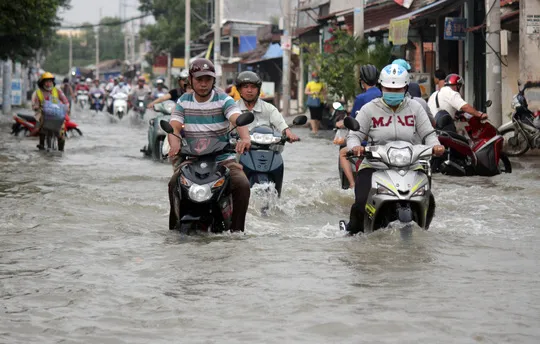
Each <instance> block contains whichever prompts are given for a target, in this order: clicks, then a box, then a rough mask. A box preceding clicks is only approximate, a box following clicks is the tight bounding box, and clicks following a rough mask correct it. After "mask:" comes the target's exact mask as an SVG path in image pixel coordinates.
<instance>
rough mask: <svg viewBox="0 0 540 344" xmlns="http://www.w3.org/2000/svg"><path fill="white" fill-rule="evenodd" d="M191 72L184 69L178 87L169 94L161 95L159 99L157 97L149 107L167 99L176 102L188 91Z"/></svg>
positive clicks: (179, 77)
mask: <svg viewBox="0 0 540 344" xmlns="http://www.w3.org/2000/svg"><path fill="white" fill-rule="evenodd" d="M188 77H189V72H188V71H186V70H183V71H182V72H181V73H180V76H178V88H175V89H172V90H170V91H169V92H168V93H167V94H165V95H163V96H161V97H159V98H158V99H155V100H154V101H152V102H150V103H149V104H148V105H147V108H149V109H151V108H153V106H154V105H155V104H159V103H162V102H164V101H166V100H172V101H173V102H175V103H176V101H177V100H178V99H179V98H180V97H181V96H182V94H184V93H186V88H187V85H188V84H189V82H188Z"/></svg>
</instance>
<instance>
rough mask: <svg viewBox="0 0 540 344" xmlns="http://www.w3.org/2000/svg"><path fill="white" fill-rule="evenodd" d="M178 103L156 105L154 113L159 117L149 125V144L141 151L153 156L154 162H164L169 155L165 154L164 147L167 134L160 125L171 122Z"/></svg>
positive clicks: (169, 102) (168, 102)
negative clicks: (162, 122) (161, 122)
mask: <svg viewBox="0 0 540 344" xmlns="http://www.w3.org/2000/svg"><path fill="white" fill-rule="evenodd" d="M175 106H176V103H175V102H173V101H171V100H169V101H166V102H163V103H159V104H155V105H154V111H156V112H157V113H158V115H157V116H156V117H154V118H152V119H151V120H150V121H149V122H148V123H149V124H150V126H149V127H148V144H147V145H146V146H144V147H143V148H142V149H141V152H142V153H144V155H145V156H151V157H152V159H154V160H164V159H166V158H167V153H163V145H164V144H167V143H168V141H167V139H166V136H167V133H166V132H165V131H164V130H163V129H162V128H161V126H160V125H159V123H160V121H162V120H165V121H167V122H168V121H169V120H170V119H171V113H172V111H173V110H174V107H175Z"/></svg>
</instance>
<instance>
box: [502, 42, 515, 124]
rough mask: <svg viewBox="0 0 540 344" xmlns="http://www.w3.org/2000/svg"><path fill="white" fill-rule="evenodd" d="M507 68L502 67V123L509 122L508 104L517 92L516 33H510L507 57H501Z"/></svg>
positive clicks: (509, 110) (510, 110)
mask: <svg viewBox="0 0 540 344" xmlns="http://www.w3.org/2000/svg"><path fill="white" fill-rule="evenodd" d="M503 61H505V62H506V63H507V64H508V67H505V66H504V65H503V66H502V114H503V123H506V122H508V121H510V117H509V116H508V114H510V113H511V112H512V108H511V107H510V104H511V103H512V98H513V97H514V94H516V93H517V92H518V87H517V81H518V78H519V37H518V33H517V32H514V33H512V38H511V40H510V42H508V56H506V58H505V57H503Z"/></svg>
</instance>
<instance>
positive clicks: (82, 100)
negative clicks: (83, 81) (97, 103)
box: [77, 90, 88, 110]
mask: <svg viewBox="0 0 540 344" xmlns="http://www.w3.org/2000/svg"><path fill="white" fill-rule="evenodd" d="M77 104H79V107H80V108H81V110H84V108H85V107H86V105H87V104H88V91H86V90H78V91H77Z"/></svg>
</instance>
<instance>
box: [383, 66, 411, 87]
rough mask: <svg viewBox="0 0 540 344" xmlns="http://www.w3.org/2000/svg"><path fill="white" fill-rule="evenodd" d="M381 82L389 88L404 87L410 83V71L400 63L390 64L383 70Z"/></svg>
mask: <svg viewBox="0 0 540 344" xmlns="http://www.w3.org/2000/svg"><path fill="white" fill-rule="evenodd" d="M379 84H381V85H382V86H384V87H388V88H403V87H405V86H407V85H408V84H409V73H407V70H405V68H403V67H402V66H400V65H398V64H391V65H388V66H386V67H384V68H383V70H382V71H381V75H380V76H379Z"/></svg>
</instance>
